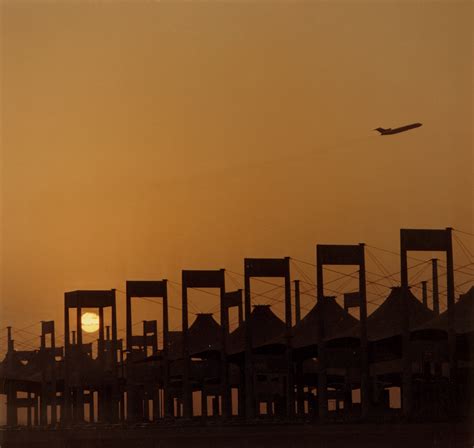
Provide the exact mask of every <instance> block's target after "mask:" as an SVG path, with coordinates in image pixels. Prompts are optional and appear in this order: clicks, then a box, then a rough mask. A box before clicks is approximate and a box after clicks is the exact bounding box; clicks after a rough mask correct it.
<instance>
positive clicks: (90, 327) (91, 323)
mask: <svg viewBox="0 0 474 448" xmlns="http://www.w3.org/2000/svg"><path fill="white" fill-rule="evenodd" d="M81 327H82V330H83V331H85V332H86V333H95V332H96V331H97V330H99V316H98V315H97V314H95V313H84V314H83V315H82V317H81Z"/></svg>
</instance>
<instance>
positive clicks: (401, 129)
mask: <svg viewBox="0 0 474 448" xmlns="http://www.w3.org/2000/svg"><path fill="white" fill-rule="evenodd" d="M420 126H422V124H421V123H412V124H407V125H406V126H400V127H399V128H394V129H392V128H388V129H384V128H377V129H375V130H376V131H379V132H380V135H392V134H398V133H400V132H405V131H409V130H410V129H415V128H419V127H420Z"/></svg>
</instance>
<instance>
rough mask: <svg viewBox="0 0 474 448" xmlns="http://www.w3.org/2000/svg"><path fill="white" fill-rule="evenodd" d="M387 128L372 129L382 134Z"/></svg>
mask: <svg viewBox="0 0 474 448" xmlns="http://www.w3.org/2000/svg"><path fill="white" fill-rule="evenodd" d="M386 130H387V129H384V128H375V129H374V131H379V132H380V134H383V133H384V132H385V131H386Z"/></svg>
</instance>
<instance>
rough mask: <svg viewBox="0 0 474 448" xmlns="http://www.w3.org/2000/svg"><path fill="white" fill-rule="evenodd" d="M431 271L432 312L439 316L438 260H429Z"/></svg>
mask: <svg viewBox="0 0 474 448" xmlns="http://www.w3.org/2000/svg"><path fill="white" fill-rule="evenodd" d="M431 265H432V271H433V311H434V312H435V314H436V315H437V316H439V286H438V259H437V258H433V259H432V260H431Z"/></svg>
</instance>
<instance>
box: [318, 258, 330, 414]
mask: <svg viewBox="0 0 474 448" xmlns="http://www.w3.org/2000/svg"><path fill="white" fill-rule="evenodd" d="M319 258H320V255H319V252H317V263H316V265H317V267H316V278H317V300H318V308H319V314H318V414H319V419H320V420H321V421H324V420H325V419H326V418H327V415H328V399H327V396H328V395H327V392H328V391H327V371H326V343H325V341H324V335H325V331H324V325H325V303H324V302H325V300H324V289H323V281H324V280H323V265H322V262H321V260H320V259H319Z"/></svg>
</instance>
